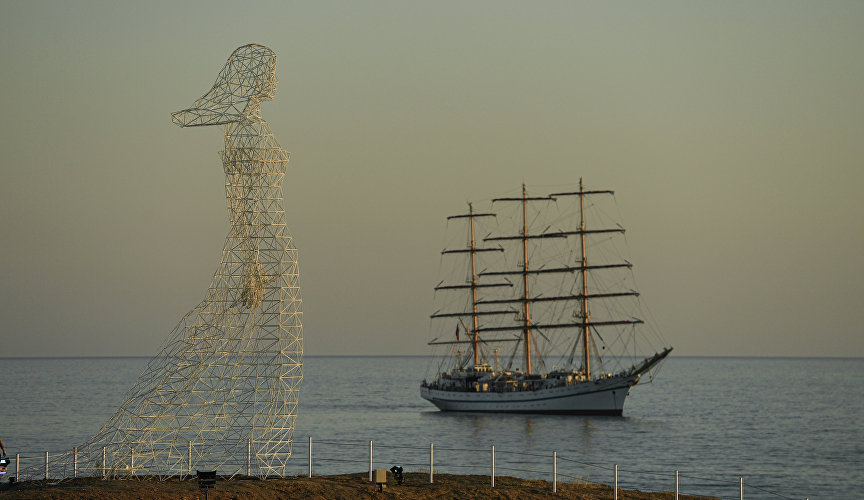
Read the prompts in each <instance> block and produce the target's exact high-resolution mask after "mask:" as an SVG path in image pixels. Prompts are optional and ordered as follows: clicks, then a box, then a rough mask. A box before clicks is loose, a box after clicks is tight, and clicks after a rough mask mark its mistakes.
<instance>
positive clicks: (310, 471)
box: [309, 436, 312, 477]
mask: <svg viewBox="0 0 864 500" xmlns="http://www.w3.org/2000/svg"><path fill="white" fill-rule="evenodd" d="M309 477H312V436H309Z"/></svg>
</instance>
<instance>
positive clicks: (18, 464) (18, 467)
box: [15, 453, 21, 481]
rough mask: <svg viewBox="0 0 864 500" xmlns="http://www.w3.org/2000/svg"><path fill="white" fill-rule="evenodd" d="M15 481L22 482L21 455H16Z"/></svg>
mask: <svg viewBox="0 0 864 500" xmlns="http://www.w3.org/2000/svg"><path fill="white" fill-rule="evenodd" d="M15 479H17V480H19V481H20V480H21V454H20V453H16V454H15Z"/></svg>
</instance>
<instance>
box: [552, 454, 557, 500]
mask: <svg viewBox="0 0 864 500" xmlns="http://www.w3.org/2000/svg"><path fill="white" fill-rule="evenodd" d="M552 493H558V452H557V451H553V452H552Z"/></svg>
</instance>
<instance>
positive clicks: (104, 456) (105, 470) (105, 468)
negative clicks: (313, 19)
mask: <svg viewBox="0 0 864 500" xmlns="http://www.w3.org/2000/svg"><path fill="white" fill-rule="evenodd" d="M107 456H108V455H107V453H106V452H105V447H104V446H103V447H102V480H103V481H104V480H105V476H106V475H108V463H107V460H108V459H107Z"/></svg>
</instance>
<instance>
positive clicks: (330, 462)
mask: <svg viewBox="0 0 864 500" xmlns="http://www.w3.org/2000/svg"><path fill="white" fill-rule="evenodd" d="M303 444H306V446H303ZM193 448H194V443H192V442H190V443H189V445H188V457H184V459H186V460H188V462H187V464H186V465H187V467H186V468H187V474H186V475H183V476H181V479H185V478H187V477H189V476H191V475H192V474H193V471H195V470H196V464H195V463H194V459H195V457H196V455H195V454H194V452H193ZM246 450H247V453H246V456H239V457H230V458H229V459H227V460H223V464H224V465H223V466H222V467H221V469H220V471H219V473H220V475H223V476H226V477H228V478H232V477H234V476H237V475H242V474H244V473H245V475H246V476H254V475H259V474H256V473H255V472H256V470H255V464H254V454H253V451H252V446H251V443H247V446H246ZM68 454H71V457H70V456H69V455H68ZM59 455H66V457H65V458H66V459H67V460H62V461H60V462H62V464H63V465H62V466H57V467H55V468H53V469H52V467H51V465H52V460H51V459H52V455H51V454H50V453H49V452H47V451H46V452H44V453H40V454H32V455H30V454H24V455H22V454H20V453H19V454H16V455H15V456H14V458H13V457H10V458H11V462H12V463H10V464H9V466H8V469H7V477H8V478H9V479H10V480H13V481H14V480H15V479H17V480H25V481H26V480H30V481H62V480H65V479H72V478H78V477H101V478H102V479H118V478H119V479H134V478H136V477H137V478H141V477H145V476H153V475H155V476H158V474H150V473H149V472H148V471H147V470H146V468H143V467H142V468H141V469H136V468H135V465H134V455H133V458H132V462H131V463H132V465H131V467H129V466H127V467H124V468H123V469H115V468H112V467H111V464H110V463H109V462H108V460H106V458H107V457H106V456H105V454H104V453H103V461H102V462H101V463H99V464H97V465H96V466H95V467H94V466H92V465H87V464H85V463H80V462H79V460H78V450H77V448H76V449H73V450H71V451H66V452H63V453H61V454H57V455H53V457H57V456H59ZM466 457H472V458H473V460H467V459H466ZM69 458H71V460H69ZM293 458H294V460H291V463H290V465H289V466H288V467H286V469H290V470H286V471H285V473H284V474H283V476H308V477H313V475H314V474H316V473H318V472H319V471H321V472H323V475H335V474H347V473H356V472H358V471H359V470H365V469H366V468H367V467H368V471H369V480H370V481H372V472H373V470H374V469H375V468H376V464H379V468H380V466H381V464H388V467H387V468H389V465H392V464H398V465H400V466H402V467H404V469H405V471H406V472H423V473H425V472H428V475H429V483H434V482H435V475H436V474H459V475H466V474H472V475H480V476H485V475H488V476H489V484H490V487H493V488H494V487H495V478H496V477H502V476H515V477H519V478H523V479H544V480H547V481H549V482H550V483H551V484H550V489H551V491H552V492H553V493H555V492H557V491H558V486H559V485H560V484H566V483H571V484H585V485H589V484H591V485H598V486H609V487H610V488H611V489H612V498H613V499H614V500H617V499H618V492H619V490H621V489H622V488H621V487H620V485H619V483H620V481H619V479H621V477H627V478H628V487H629V488H632V487H636V486H639V485H640V484H644V482H645V481H644V480H641V481H640V480H639V479H637V478H645V477H651V478H653V479H654V482H653V484H657V481H658V480H659V481H662V482H666V484H668V485H669V486H670V489H669V490H664V491H668V492H669V493H670V495H673V496H672V498H675V499H676V500H677V499H678V495H679V494H680V490H681V486H682V484H685V485H686V484H687V483H688V482H689V484H690V485H691V487H690V488H688V490H689V489H695V488H700V487H705V485H706V484H712V485H713V487H714V489H715V490H722V491H728V494H729V496H721V497H720V498H722V499H739V500H743V498H744V490H745V487H747V489H748V491H754V492H759V493H760V494H762V495H767V496H768V497H769V498H780V499H787V500H793V499H794V500H800V499H801V497H790V496H786V495H783V494H780V493H776V492H773V491H770V490H768V489H765V488H763V487H761V486H758V485H755V484H751V483H747V482H745V481H744V478H743V476H739V477H735V478H726V479H721V478H706V477H703V476H694V475H690V474H684V473H681V472H680V471H678V470H674V471H671V470H670V471H644V470H643V471H639V470H631V469H621V468H619V466H618V464H612V465H606V464H597V463H590V462H584V461H580V460H577V459H574V458H571V457H567V456H562V455H561V454H560V453H558V452H557V451H550V452H549V453H546V454H541V453H528V452H520V451H512V450H502V449H500V448H499V449H496V448H495V446H494V445H490V448H485V449H480V448H459V447H442V446H435V445H434V443H430V444H429V445H428V446H406V445H392V444H384V443H381V442H374V441H372V440H369V441H360V440H357V441H333V440H320V441H319V440H313V438H312V437H309V438H308V443H302V441H295V442H294V452H293ZM70 463H71V464H72V466H71V470H70V467H69V465H68V464H70ZM27 471H29V472H27ZM22 472H23V475H22ZM160 477H161V476H160ZM175 477H176V476H175ZM269 477H272V475H270V476H269ZM13 478H14V479H13ZM562 479H563V481H562ZM682 480H683V481H682ZM667 481H668V482H667ZM641 487H643V488H644V486H641ZM688 494H692V495H702V494H704V493H699V492H691V493H688ZM748 497H749V496H748Z"/></svg>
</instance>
